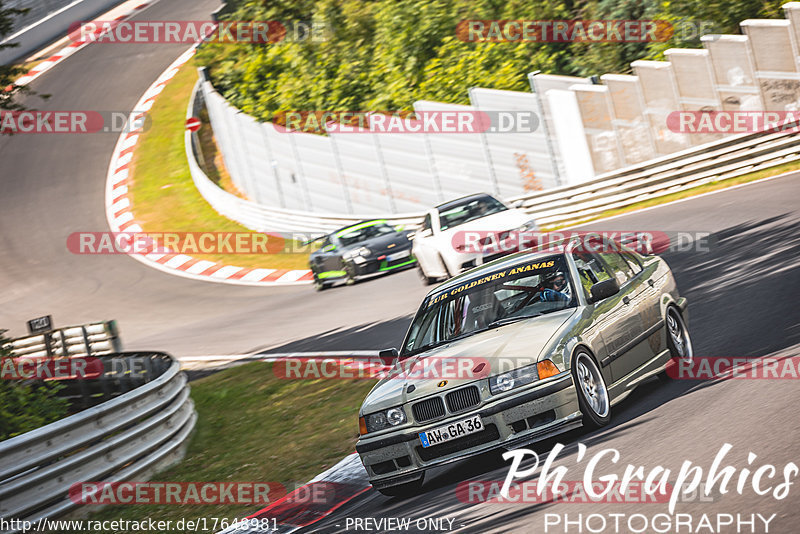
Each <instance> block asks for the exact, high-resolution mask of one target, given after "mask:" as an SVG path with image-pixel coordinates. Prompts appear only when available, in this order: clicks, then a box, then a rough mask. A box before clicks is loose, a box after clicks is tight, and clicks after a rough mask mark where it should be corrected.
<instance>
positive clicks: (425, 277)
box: [417, 261, 436, 286]
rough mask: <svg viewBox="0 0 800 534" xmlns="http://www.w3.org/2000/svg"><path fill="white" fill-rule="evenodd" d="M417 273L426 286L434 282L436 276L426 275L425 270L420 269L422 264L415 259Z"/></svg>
mask: <svg viewBox="0 0 800 534" xmlns="http://www.w3.org/2000/svg"><path fill="white" fill-rule="evenodd" d="M417 274H418V275H419V278H420V280H422V283H423V284H425V285H426V286H430V285H433V284H435V283H436V278H433V277H432V276H428V275H426V274H425V271H424V270H422V265H421V264H420V262H419V261H417Z"/></svg>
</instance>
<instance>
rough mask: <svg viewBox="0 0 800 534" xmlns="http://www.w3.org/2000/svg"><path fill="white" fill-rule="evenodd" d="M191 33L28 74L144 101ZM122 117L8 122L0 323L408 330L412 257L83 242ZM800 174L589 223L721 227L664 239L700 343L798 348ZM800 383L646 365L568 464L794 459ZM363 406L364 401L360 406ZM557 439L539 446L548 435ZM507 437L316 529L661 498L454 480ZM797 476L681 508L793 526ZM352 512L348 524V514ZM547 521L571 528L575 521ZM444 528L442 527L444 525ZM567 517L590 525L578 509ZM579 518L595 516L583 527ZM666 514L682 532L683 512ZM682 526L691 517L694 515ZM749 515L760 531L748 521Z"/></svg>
mask: <svg viewBox="0 0 800 534" xmlns="http://www.w3.org/2000/svg"><path fill="white" fill-rule="evenodd" d="M216 7H217V2H216V1H209V0H201V1H196V0H169V1H168V0H162V1H161V2H158V3H157V4H155V5H154V6H152V7H150V8H148V9H146V10H144V11H143V12H142V13H141V14H139V15H138V17H139V18H142V19H152V20H179V19H186V20H202V19H206V18H207V17H208V14H209V13H210V12H211V11H212V10H213V9H214V8H216ZM185 48H186V47H185V46H184V45H164V44H152V45H141V44H127V45H118V44H114V45H92V46H88V47H86V48H85V49H83V50H81V51H79V52H77V53H76V54H74V55H73V56H71V57H69V58H68V59H66V60H65V61H64V62H62V63H61V64H59V65H58V66H56V67H55V68H53V69H52V70H51V71H50V72H48V73H46V74H45V75H43V76H42V77H41V78H39V79H38V80H36V81H35V82H34V83H33V88H34V89H36V90H38V91H40V92H43V93H51V94H52V95H53V96H52V98H51V99H50V100H48V101H46V102H45V103H43V104H41V105H39V103H38V102H31V103H30V104H29V105H32V106H36V107H39V108H40V109H46V110H120V111H127V110H130V108H131V107H132V106H133V105H134V103H135V102H136V101H137V100H138V98H139V97H140V96H141V95H142V93H143V92H144V91H145V89H146V88H147V87H148V86H149V85H150V83H151V82H152V81H153V80H154V79H155V78H156V77H157V76H158V75H159V74H160V73H161V72H162V71H163V70H164V69H165V68H166V66H167V65H169V63H171V62H172V60H174V59H175V58H176V57H177V56H178V55H179V54H180V53H181V52H182V51H183V50H184V49H185ZM116 140H117V134H89V135H30V136H26V135H16V136H13V137H8V136H3V137H0V161H2V167H1V168H2V175H0V287H2V293H0V327H3V328H10V329H11V334H12V335H21V334H23V333H24V324H25V320H27V319H30V318H33V317H36V316H39V315H45V314H52V315H53V316H54V319H55V321H56V324H58V325H64V324H79V323H83V322H89V321H97V320H104V319H111V318H115V319H117V320H118V321H119V324H120V328H121V331H122V336H123V341H124V344H125V347H126V348H127V349H156V350H166V351H169V352H172V353H173V354H175V355H176V356H178V357H181V356H186V355H204V354H235V353H244V352H249V351H252V350H255V349H266V350H273V351H285V350H346V349H354V350H355V349H374V348H381V347H384V346H391V345H397V343H399V341H400V339H401V338H402V335H403V333H404V330H405V327H406V325H407V323H408V321H409V320H410V315H411V314H412V313H413V312H414V310H415V308H416V306H417V305H418V303H419V301H420V299H421V298H422V296H423V295H424V294H425V293H426V291H427V288H426V287H425V286H423V285H422V284H421V283H420V282H419V280H418V279H417V276H416V273H415V272H413V271H407V272H403V273H399V274H395V275H392V276H388V277H383V278H380V279H375V280H371V281H368V282H364V283H361V284H357V285H355V286H353V287H341V288H335V289H332V290H329V291H326V292H324V293H315V292H314V291H313V289H312V288H311V287H310V286H295V287H285V288H256V287H244V286H232V285H225V284H213V283H207V282H200V281H195V280H189V279H185V278H180V277H176V276H173V275H168V274H165V273H162V272H160V271H156V270H154V269H152V268H150V267H147V266H145V265H143V264H141V263H139V262H137V261H135V260H133V259H131V258H128V257H126V256H76V255H73V254H71V253H70V252H69V251H68V250H67V248H66V238H67V236H68V235H69V234H70V233H72V232H75V231H105V230H107V224H106V219H105V214H104V208H103V206H104V201H103V199H104V188H105V177H106V171H107V167H108V162H109V158H110V155H111V151H112V149H113V147H114V144H115V143H116ZM798 177H800V174H797V173H796V174H793V175H790V176H786V177H782V178H778V179H774V180H770V181H765V182H762V183H758V184H753V185H749V186H745V187H741V188H736V189H732V190H729V191H724V192H720V193H717V194H713V195H708V196H703V197H700V198H696V199H692V200H688V201H684V202H680V203H675V204H671V205H668V206H664V207H661V208H657V209H652V210H648V211H644V212H640V213H637V214H632V215H628V216H624V217H620V218H617V219H614V220H610V221H606V222H603V223H598V224H596V225H591V226H590V228H593V229H605V230H631V229H633V230H660V231H677V230H681V231H706V232H712V233H713V234H714V238H715V244H714V246H713V247H712V249H711V250H710V251H709V252H674V253H668V254H665V255H664V256H665V257H666V258H667V260H668V261H669V263H670V265H671V266H672V268H673V271H674V272H675V274H676V277H677V280H678V283H679V287H680V288H681V290H682V292H683V293H684V295H685V296H687V297H688V298H689V299H690V307H689V309H690V325H689V326H690V331H691V333H692V336H693V341H694V345H695V350H696V355H698V356H729V357H733V356H742V357H761V356H776V355H792V356H795V355H797V353H798V346H800V312H798V308H797V306H796V303H795V301H794V299H795V298H796V296H797V295H798V294H800V271H799V269H800V267H798V264H797V259H798V257H800V232H798V229H800V212H798V206H799V205H800V183H798ZM798 405H800V383H799V382H798V381H795V380H784V381H774V380H761V381H756V380H730V381H722V382H703V383H699V382H689V381H675V382H670V383H662V382H657V381H652V382H648V383H647V384H645V385H644V386H642V387H641V388H640V389H639V390H638V391H637V393H636V394H634V395H632V396H631V397H629V398H628V399H627V400H626V401H625V402H623V403H622V404H621V405H619V406H617V407H615V408H614V410H613V419H612V423H611V425H610V426H609V427H607V428H605V429H602V430H601V431H596V432H590V433H587V432H584V431H575V432H572V433H570V434H567V435H565V436H563V437H562V439H561V442H562V443H565V444H566V445H567V449H566V450H565V451H564V452H562V455H561V456H560V458H561V462H562V463H563V464H564V465H568V466H573V467H572V469H571V471H570V472H571V473H574V474H575V478H578V477H580V476H581V473H582V470H581V469H578V467H579V466H580V464H576V462H575V453H576V450H577V443H578V442H582V443H585V444H587V445H589V446H590V447H591V449H590V450H592V451H595V450H597V449H600V448H603V447H613V448H615V449H618V450H619V451H620V454H621V460H620V462H619V464H618V465H617V466H615V467H612V466H611V464H609V463H608V462H605V463H603V464H602V465H603V466H604V467H605V470H604V471H603V473H604V474H606V473H616V474H621V473H622V471H623V468H624V466H625V465H627V464H628V463H631V464H634V465H643V466H645V468H646V470H649V469H651V468H652V467H655V466H657V465H662V466H664V467H666V468H670V469H673V470H677V469H678V468H679V467H680V465H681V463H682V462H684V461H686V460H690V461H691V462H693V463H694V464H695V465H699V466H701V467H703V468H704V469H708V467H709V466H710V465H711V461H712V459H713V457H714V456H715V454H716V453H717V451H718V450H719V449H720V448H721V447H722V445H723V444H724V443H730V444H732V445H733V449H732V451H731V452H730V453H729V455H728V456H727V457H726V460H727V461H728V462H729V463H731V464H732V465H734V466H736V467H737V468H739V469H741V468H742V467H744V466H746V465H747V462H746V458H747V453H748V452H751V451H752V452H754V453H756V454H757V455H758V459H757V460H756V461H755V462H754V464H753V465H754V466H760V465H762V463H770V464H773V465H775V466H776V467H777V468H778V470H779V471H780V470H782V468H783V465H785V464H786V463H788V462H790V461H794V462H795V463H798V456H797V453H798V451H800V445H798V443H800V429H798V425H797V421H798V416H797V409H796V407H797V406H798ZM354 417H355V414H354ZM552 445H553V443H552V442H551V443H543V444H540V445H539V446H538V447H537V450H539V451H540V452H546V451H547V450H548V447H550V446H552ZM506 472H507V466H506V465H505V464H504V462H503V461H502V460H501V459H500V458H499V455H497V454H489V455H486V456H482V457H479V458H477V459H473V460H471V461H468V462H462V463H457V464H452V465H450V466H448V467H446V468H440V469H438V470H436V471H434V472H431V473H429V476H428V478H427V482H426V484H425V488H424V493H423V494H422V495H420V496H418V497H416V498H413V499H410V500H407V501H400V500H397V499H389V498H387V497H383V496H381V495H380V494H378V493H377V492H372V491H371V492H368V493H366V494H364V495H363V496H362V497H360V498H358V499H357V500H355V501H354V502H352V503H350V504H348V505H347V506H345V507H343V508H341V509H340V510H338V511H337V512H336V513H335V514H334V515H333V516H331V517H330V518H328V519H326V520H324V521H323V522H321V523H319V524H317V525H316V526H315V527H314V528H313V529H309V531H320V532H338V531H344V529H345V524H346V523H345V522H346V518H347V517H351V518H353V517H376V518H377V517H412V518H426V517H434V518H436V517H449V518H454V519H455V521H454V523H453V528H457V529H459V531H462V532H533V531H535V532H545V530H544V517H545V514H548V513H550V514H562V515H563V514H570V518H571V519H577V514H579V513H583V514H584V516H586V515H587V514H591V513H606V514H607V513H612V512H622V513H629V514H633V513H643V514H645V515H648V516H652V515H653V514H656V513H661V512H664V511H665V505H663V504H652V503H651V504H624V505H620V504H569V503H557V504H547V505H544V504H525V505H521V504H504V505H501V504H485V503H479V504H467V503H463V502H460V501H459V500H458V499H457V497H456V493H455V488H456V485H457V484H458V483H459V482H461V481H465V480H471V479H480V480H502V479H503V478H504V477H505V474H506ZM798 491H800V490H797V488H794V489H793V491H792V492H790V496H789V498H788V499H786V500H776V499H774V498H773V497H772V496H770V495H765V496H761V497H759V496H756V495H755V494H754V493H753V492H752V491H751V490H747V491H745V493H744V495H743V496H740V495H738V494H735V493H729V494H727V495H724V496H717V497H716V498H715V500H714V502H703V503H682V504H679V505H678V509H677V511H678V512H691V513H693V514H695V515H699V514H701V513H737V512H740V513H747V514H749V513H760V514H762V515H766V516H769V515H770V514H773V513H774V514H777V515H776V517H775V519H774V520H773V521H772V523H771V524H770V532H777V533H789V532H796V531H797V528H796V526H797V525H798V524H800V506H798V505H797V503H798V494H797V492H798ZM337 525H339V526H337ZM559 528H560V530H559V529H558V528H556V529H552V528H551V530H550V532H564V530H563V527H559ZM440 532H441V531H440ZM569 532H580V531H579V530H578V529H577V527H573V528H572V529H571V530H569ZM583 532H587V530H586V529H585V528H584V530H583ZM671 532H674V530H672V531H671ZM682 532H686V530H683V531H682ZM743 532H750V530H745V531H743Z"/></svg>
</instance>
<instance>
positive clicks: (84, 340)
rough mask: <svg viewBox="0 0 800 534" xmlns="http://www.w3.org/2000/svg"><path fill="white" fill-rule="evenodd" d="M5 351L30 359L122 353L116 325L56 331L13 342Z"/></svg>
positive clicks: (69, 328)
mask: <svg viewBox="0 0 800 534" xmlns="http://www.w3.org/2000/svg"><path fill="white" fill-rule="evenodd" d="M6 347H7V348H8V349H10V350H11V353H12V356H14V357H24V358H32V359H35V358H70V357H89V356H103V355H106V354H113V353H116V352H121V351H122V344H121V341H120V338H119V333H118V331H117V325H116V322H115V321H105V322H102V323H90V324H85V325H79V326H65V327H62V328H56V329H54V330H51V331H49V332H43V333H41V334H32V335H29V336H25V337H21V338H17V339H14V340H12V341H10V342H8V343H7V344H6Z"/></svg>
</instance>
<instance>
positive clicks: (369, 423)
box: [364, 407, 406, 433]
mask: <svg viewBox="0 0 800 534" xmlns="http://www.w3.org/2000/svg"><path fill="white" fill-rule="evenodd" d="M364 421H365V423H366V430H367V433H369V432H377V431H378V430H384V429H386V428H390V427H393V426H397V425H401V424H403V423H405V422H406V412H404V411H403V408H402V407H396V408H389V409H388V410H383V411H380V412H375V413H371V414H369V415H367V416H366V417H364Z"/></svg>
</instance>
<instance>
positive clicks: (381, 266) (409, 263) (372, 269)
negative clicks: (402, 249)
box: [353, 254, 417, 276]
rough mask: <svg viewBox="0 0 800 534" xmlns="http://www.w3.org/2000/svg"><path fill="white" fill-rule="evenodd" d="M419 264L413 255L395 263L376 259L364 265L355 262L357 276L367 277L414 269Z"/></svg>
mask: <svg viewBox="0 0 800 534" xmlns="http://www.w3.org/2000/svg"><path fill="white" fill-rule="evenodd" d="M416 264H417V259H416V258H415V257H414V255H413V254H409V255H408V256H406V257H405V258H400V259H397V260H394V261H387V260H386V259H382V260H378V259H376V258H372V259H368V260H365V261H364V262H362V263H355V262H353V267H354V269H355V274H356V276H366V275H370V274H377V273H385V272H389V271H395V270H402V269H407V268H410V267H414V266H415V265H416Z"/></svg>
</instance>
